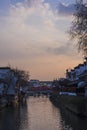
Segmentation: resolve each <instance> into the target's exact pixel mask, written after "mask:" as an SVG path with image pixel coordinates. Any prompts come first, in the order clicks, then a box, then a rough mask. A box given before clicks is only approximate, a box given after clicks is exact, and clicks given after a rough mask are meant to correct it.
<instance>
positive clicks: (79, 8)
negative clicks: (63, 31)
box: [70, 0, 87, 56]
mask: <svg viewBox="0 0 87 130" xmlns="http://www.w3.org/2000/svg"><path fill="white" fill-rule="evenodd" d="M70 35H71V38H72V39H77V46H78V50H79V51H82V52H83V53H84V55H85V56H87V1H85V2H84V1H83V0H76V11H75V13H74V20H73V21H72V26H71V28H70Z"/></svg>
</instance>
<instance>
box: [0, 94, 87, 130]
mask: <svg viewBox="0 0 87 130" xmlns="http://www.w3.org/2000/svg"><path fill="white" fill-rule="evenodd" d="M0 130H87V119H86V118H78V117H77V116H76V115H74V114H73V113H71V112H69V111H67V110H66V111H63V110H60V109H59V108H56V107H55V106H54V105H53V104H52V103H51V102H50V101H49V98H48V97H46V96H44V97H41V96H40V97H29V98H28V99H27V101H26V103H23V104H21V105H17V106H15V107H8V108H6V109H3V110H2V111H1V112H0Z"/></svg>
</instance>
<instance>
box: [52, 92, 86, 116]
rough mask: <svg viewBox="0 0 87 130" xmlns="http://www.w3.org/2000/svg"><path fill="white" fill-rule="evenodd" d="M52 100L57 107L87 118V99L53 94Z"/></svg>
mask: <svg viewBox="0 0 87 130" xmlns="http://www.w3.org/2000/svg"><path fill="white" fill-rule="evenodd" d="M50 100H51V101H52V103H53V104H54V105H55V106H57V107H62V108H66V109H68V110H70V111H71V112H73V113H75V114H76V115H78V116H84V117H87V98H86V97H83V96H67V95H59V94H58V93H53V94H52V95H51V96H50Z"/></svg>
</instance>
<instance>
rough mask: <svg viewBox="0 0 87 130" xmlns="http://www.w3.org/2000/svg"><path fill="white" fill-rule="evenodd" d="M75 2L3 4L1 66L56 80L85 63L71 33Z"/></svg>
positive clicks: (11, 0) (9, 0)
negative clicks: (8, 66)
mask: <svg viewBox="0 0 87 130" xmlns="http://www.w3.org/2000/svg"><path fill="white" fill-rule="evenodd" d="M74 5H75V0H0V66H7V65H11V66H12V67H18V69H23V70H26V71H29V72H30V79H39V80H54V79H56V78H60V77H64V76H65V71H66V69H68V68H69V69H70V68H73V67H75V66H76V65H78V64H79V63H81V62H82V60H83V57H82V54H79V53H78V51H77V48H76V45H75V44H73V42H72V41H71V40H70V36H69V34H68V31H69V29H70V26H71V22H72V19H73V15H72V14H73V13H74V11H75V7H74Z"/></svg>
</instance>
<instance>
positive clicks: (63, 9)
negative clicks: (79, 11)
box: [57, 3, 75, 15]
mask: <svg viewBox="0 0 87 130" xmlns="http://www.w3.org/2000/svg"><path fill="white" fill-rule="evenodd" d="M57 10H58V14H60V15H73V14H74V13H75V4H69V5H65V4H63V3H59V4H58V7H57Z"/></svg>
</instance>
